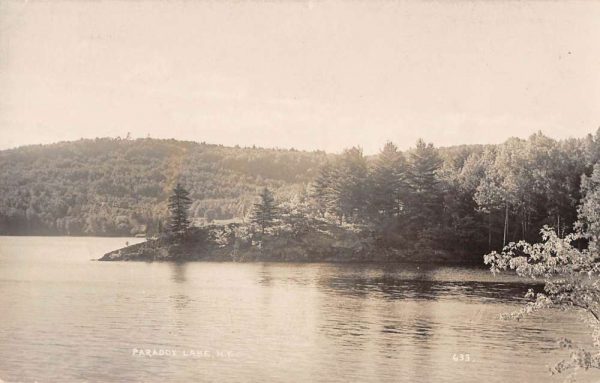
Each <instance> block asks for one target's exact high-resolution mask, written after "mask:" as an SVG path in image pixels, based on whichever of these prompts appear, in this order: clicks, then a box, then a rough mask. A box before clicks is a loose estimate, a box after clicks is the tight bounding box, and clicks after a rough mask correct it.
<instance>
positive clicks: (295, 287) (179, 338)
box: [0, 237, 600, 383]
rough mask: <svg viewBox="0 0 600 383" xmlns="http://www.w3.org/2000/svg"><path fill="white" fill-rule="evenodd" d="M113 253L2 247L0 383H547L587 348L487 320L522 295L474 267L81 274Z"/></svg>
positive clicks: (530, 326) (534, 328)
mask: <svg viewBox="0 0 600 383" xmlns="http://www.w3.org/2000/svg"><path fill="white" fill-rule="evenodd" d="M125 241H126V239H123V238H117V239H115V238H60V237H52V238H48V237H0V380H4V381H7V382H13V381H24V382H32V381H38V382H47V381H51V382H56V381H66V382H70V381H89V382H97V381H140V382H192V381H199V382H210V381H219V382H266V381H276V382H277V381H279V382H284V381H285V382H288V381H294V382H486V383H491V382H506V381H507V379H511V380H512V381H514V382H560V381H562V378H556V377H550V376H549V375H548V373H547V368H546V365H547V364H551V363H553V362H556V361H558V360H560V358H561V357H562V356H564V355H565V354H564V352H563V351H561V350H558V349H557V348H556V339H557V338H558V337H560V336H568V337H571V338H573V339H574V340H577V341H582V342H585V343H587V342H588V339H589V331H588V328H587V327H585V326H584V325H582V324H580V322H579V321H578V318H577V316H576V315H573V314H566V313H560V312H546V313H544V315H539V316H535V317H532V318H528V319H526V320H523V321H520V322H512V321H502V320H500V319H498V316H499V315H500V314H501V313H503V312H509V311H511V310H513V309H515V308H516V307H518V304H519V302H518V300H517V298H516V297H518V296H521V295H522V294H523V293H524V292H525V291H526V290H527V286H525V285H522V284H520V283H519V282H518V280H517V279H515V278H513V277H498V276H496V277H494V276H493V275H491V274H490V273H489V272H488V271H487V270H484V269H468V268H461V267H433V266H429V267H427V266H416V265H394V266H389V265H384V266H378V265H331V264H308V265H306V264H258V263H254V264H240V263H189V264H169V263H127V262H114V263H113V262H95V261H91V259H92V258H98V257H100V256H101V255H102V254H103V253H105V252H107V251H109V250H112V249H114V248H117V247H120V246H122V245H124V244H125ZM135 241H139V240H135V239H129V242H130V243H133V242H135ZM138 350H149V351H150V353H152V352H154V351H155V352H156V353H157V354H160V353H161V352H162V353H165V352H166V351H165V350H169V352H170V353H173V352H174V353H175V355H170V356H167V355H154V356H143V355H142V353H144V351H142V352H139V351H138ZM170 350H173V351H170ZM460 354H462V355H463V356H462V358H463V359H467V354H468V361H467V360H464V361H460V360H459V361H455V360H454V359H455V358H454V357H456V358H459V359H460V357H461V356H460ZM578 381H582V382H594V381H600V375H598V374H596V375H593V374H592V373H581V374H578Z"/></svg>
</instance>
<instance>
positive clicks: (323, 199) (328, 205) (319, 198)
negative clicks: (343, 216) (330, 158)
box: [310, 162, 334, 217]
mask: <svg viewBox="0 0 600 383" xmlns="http://www.w3.org/2000/svg"><path fill="white" fill-rule="evenodd" d="M333 183H334V169H333V167H332V165H331V163H329V162H327V163H325V164H324V165H323V166H321V168H320V169H319V173H318V174H317V177H316V178H315V180H314V181H313V183H312V185H311V186H312V188H311V194H310V196H311V198H312V201H313V203H314V207H315V209H316V210H317V212H318V213H319V215H320V216H321V217H325V214H326V213H328V212H332V210H333V208H334V193H333V188H332V185H333Z"/></svg>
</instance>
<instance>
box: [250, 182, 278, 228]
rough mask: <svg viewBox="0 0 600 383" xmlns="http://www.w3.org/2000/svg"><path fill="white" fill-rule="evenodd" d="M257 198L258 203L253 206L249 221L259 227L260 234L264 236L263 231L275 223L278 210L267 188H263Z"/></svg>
mask: <svg viewBox="0 0 600 383" xmlns="http://www.w3.org/2000/svg"><path fill="white" fill-rule="evenodd" d="M259 197H260V201H259V202H257V203H255V204H254V209H253V211H252V215H251V217H250V220H251V222H252V223H254V224H256V225H258V226H259V227H260V229H261V233H262V234H263V235H264V234H265V230H266V229H267V228H268V227H271V226H273V224H274V223H275V220H276V219H277V217H278V214H279V209H278V208H277V205H276V203H275V198H274V197H273V193H271V191H270V190H269V189H268V188H266V187H265V188H264V189H263V190H262V191H261V193H260V194H259Z"/></svg>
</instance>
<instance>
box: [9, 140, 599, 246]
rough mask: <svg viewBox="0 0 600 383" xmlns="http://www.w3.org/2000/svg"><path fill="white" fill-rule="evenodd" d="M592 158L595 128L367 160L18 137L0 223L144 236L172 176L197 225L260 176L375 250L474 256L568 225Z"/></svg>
mask: <svg viewBox="0 0 600 383" xmlns="http://www.w3.org/2000/svg"><path fill="white" fill-rule="evenodd" d="M599 158H600V134H599V133H596V135H595V136H592V135H588V136H586V137H583V138H580V139H568V140H562V141H557V140H554V139H551V138H548V137H546V136H544V135H543V134H542V133H537V134H535V135H533V136H531V137H529V138H528V139H526V140H524V139H517V138H512V139H509V140H507V141H506V142H504V143H502V144H499V145H474V146H456V147H450V148H435V147H433V146H432V145H430V144H426V143H425V142H422V141H419V142H417V144H416V146H415V147H413V148H412V149H410V150H408V151H405V152H401V151H399V150H398V149H397V147H396V146H395V145H394V144H393V143H388V144H386V145H385V146H384V147H383V148H382V150H381V152H380V153H379V154H378V155H376V156H370V157H367V156H365V155H363V153H362V151H361V150H360V149H359V148H358V147H356V148H350V149H347V150H345V151H344V152H343V153H341V154H339V155H327V154H325V153H324V152H301V151H295V150H274V149H273V150H271V149H257V148H228V147H223V146H217V145H206V144H198V143H193V142H181V141H175V140H155V139H138V140H126V139H123V140H122V139H96V140H80V141H77V142H67V143H59V144H54V145H46V146H28V147H22V148H18V149H13V150H6V151H2V152H0V188H1V190H0V193H1V195H0V232H1V233H3V234H69V235H131V234H138V233H150V234H153V233H155V232H157V231H158V230H159V229H160V222H163V223H164V222H165V219H166V216H167V211H166V200H167V198H168V195H169V193H170V192H171V190H172V188H173V186H174V185H175V183H176V182H181V184H182V185H184V186H185V188H186V189H187V190H189V191H190V198H191V199H192V201H193V205H192V207H191V209H190V214H191V217H192V218H193V219H194V220H195V221H196V222H197V223H201V222H202V221H204V222H206V221H211V220H213V219H232V218H244V217H248V215H249V213H250V211H251V209H252V206H253V203H254V202H255V201H256V196H257V194H258V192H259V191H260V190H261V189H262V188H263V187H265V186H266V187H268V188H269V189H270V190H272V191H273V192H274V195H275V199H276V201H277V204H278V205H279V206H280V208H281V209H280V211H281V212H282V214H283V215H282V218H281V222H283V223H285V222H284V221H285V220H286V219H288V220H289V219H290V217H295V218H294V219H295V221H294V222H296V223H295V224H294V225H297V223H298V222H300V221H298V220H299V219H301V218H302V217H307V218H310V219H311V220H315V219H316V220H321V221H323V222H324V221H328V222H329V223H331V224H335V225H340V226H350V227H355V228H356V230H360V231H361V232H362V233H370V234H369V236H370V238H372V240H373V241H374V243H376V244H377V246H380V247H385V248H392V249H423V248H427V249H434V250H438V249H439V250H446V251H461V252H469V253H473V254H475V253H478V254H479V255H480V254H482V252H484V251H487V250H489V249H498V248H501V247H502V246H503V244H506V243H508V242H510V241H515V240H520V239H526V240H529V241H534V240H537V239H538V236H539V230H540V228H541V227H542V226H543V225H550V226H551V227H553V228H555V230H557V231H558V233H559V235H564V234H565V233H566V232H568V231H570V230H571V228H572V225H573V223H574V222H575V221H576V219H577V206H578V203H579V201H580V199H581V198H582V196H581V193H580V190H581V188H580V184H581V178H582V176H583V175H590V174H591V172H592V168H593V165H594V164H595V163H597V162H598V159H599ZM285 217H287V218H285ZM306 222H308V220H307V221H306Z"/></svg>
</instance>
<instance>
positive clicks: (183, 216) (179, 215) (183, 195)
mask: <svg viewBox="0 0 600 383" xmlns="http://www.w3.org/2000/svg"><path fill="white" fill-rule="evenodd" d="M189 194H190V193H189V192H188V191H187V190H185V188H184V187H183V186H182V185H181V184H180V183H177V186H175V189H173V194H172V195H171V196H170V197H169V213H170V220H169V233H170V234H173V235H175V236H181V235H183V234H185V232H186V231H187V229H188V228H189V227H190V220H189V219H188V209H189V208H190V206H191V204H192V200H191V199H190V198H189Z"/></svg>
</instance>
